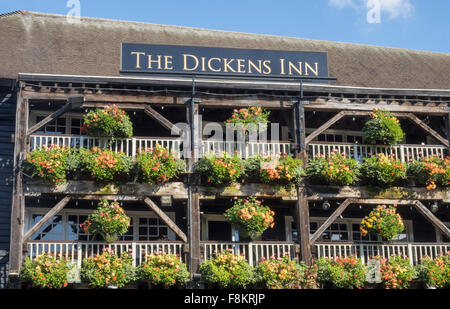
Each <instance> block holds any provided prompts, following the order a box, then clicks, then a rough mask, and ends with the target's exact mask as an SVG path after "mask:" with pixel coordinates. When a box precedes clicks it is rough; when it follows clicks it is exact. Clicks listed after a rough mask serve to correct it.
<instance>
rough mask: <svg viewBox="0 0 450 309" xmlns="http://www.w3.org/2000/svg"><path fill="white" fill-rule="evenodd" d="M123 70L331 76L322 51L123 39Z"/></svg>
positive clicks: (198, 73)
mask: <svg viewBox="0 0 450 309" xmlns="http://www.w3.org/2000/svg"><path fill="white" fill-rule="evenodd" d="M121 72H122V73H176V74H189V75H192V74H195V75H201V74H206V75H235V76H243V77H245V76H248V77H276V78H280V77H284V78H286V77H288V78H295V77H303V78H304V77H307V78H308V77H309V78H311V79H314V78H317V77H319V78H320V77H327V76H328V65H327V54H326V53H320V52H292V51H272V50H252V49H232V48H209V47H193V46H168V45H144V44H126V43H123V44H122V70H121Z"/></svg>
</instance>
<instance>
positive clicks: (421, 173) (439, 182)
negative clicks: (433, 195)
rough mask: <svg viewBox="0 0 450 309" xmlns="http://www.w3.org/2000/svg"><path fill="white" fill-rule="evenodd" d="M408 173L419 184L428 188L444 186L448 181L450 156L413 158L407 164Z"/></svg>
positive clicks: (449, 178)
mask: <svg viewBox="0 0 450 309" xmlns="http://www.w3.org/2000/svg"><path fill="white" fill-rule="evenodd" d="M408 175H410V176H414V177H415V178H416V179H417V181H418V182H419V184H421V185H426V186H427V188H428V189H430V190H431V189H436V187H438V186H439V187H446V186H448V185H449V182H450V158H449V157H446V158H445V159H442V158H441V157H438V156H430V157H423V158H421V159H420V160H414V161H412V162H410V163H409V165H408Z"/></svg>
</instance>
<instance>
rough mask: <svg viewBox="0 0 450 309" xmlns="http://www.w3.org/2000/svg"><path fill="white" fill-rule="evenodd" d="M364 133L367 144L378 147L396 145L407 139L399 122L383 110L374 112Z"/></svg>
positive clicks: (366, 124)
mask: <svg viewBox="0 0 450 309" xmlns="http://www.w3.org/2000/svg"><path fill="white" fill-rule="evenodd" d="M363 133H364V140H365V141H366V143H369V144H377V145H396V144H398V143H400V142H401V141H403V138H404V137H405V132H403V130H402V128H401V126H400V122H399V120H398V119H397V118H396V117H394V116H391V113H390V112H388V111H385V110H381V109H374V110H373V112H372V113H371V114H370V120H369V121H367V122H366V123H365V125H364V128H363Z"/></svg>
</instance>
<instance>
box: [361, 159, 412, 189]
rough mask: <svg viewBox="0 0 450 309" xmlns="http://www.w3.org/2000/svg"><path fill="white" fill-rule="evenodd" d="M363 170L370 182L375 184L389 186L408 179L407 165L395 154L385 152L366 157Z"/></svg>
mask: <svg viewBox="0 0 450 309" xmlns="http://www.w3.org/2000/svg"><path fill="white" fill-rule="evenodd" d="M361 172H362V174H363V175H364V177H365V178H366V179H367V180H368V181H369V183H370V184H372V185H375V186H388V185H392V184H393V183H395V182H397V181H400V180H404V179H406V165H405V164H403V163H402V162H401V161H400V160H398V159H395V157H394V156H393V155H391V156H388V155H385V154H383V153H379V154H377V155H375V156H371V157H369V158H365V159H364V162H363V164H362V166H361Z"/></svg>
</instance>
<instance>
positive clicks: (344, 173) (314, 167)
mask: <svg viewBox="0 0 450 309" xmlns="http://www.w3.org/2000/svg"><path fill="white" fill-rule="evenodd" d="M359 170H360V165H359V163H358V162H357V161H356V160H354V159H351V158H348V157H347V155H344V154H340V153H339V152H337V151H336V150H334V151H333V152H332V153H331V154H330V155H329V156H319V157H317V158H316V159H311V160H310V161H309V164H308V167H307V168H306V175H307V177H308V178H309V179H311V180H312V181H316V182H320V183H323V184H326V185H336V186H349V185H351V184H354V183H355V182H357V181H358V177H359V175H360V171H359Z"/></svg>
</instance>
